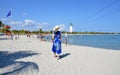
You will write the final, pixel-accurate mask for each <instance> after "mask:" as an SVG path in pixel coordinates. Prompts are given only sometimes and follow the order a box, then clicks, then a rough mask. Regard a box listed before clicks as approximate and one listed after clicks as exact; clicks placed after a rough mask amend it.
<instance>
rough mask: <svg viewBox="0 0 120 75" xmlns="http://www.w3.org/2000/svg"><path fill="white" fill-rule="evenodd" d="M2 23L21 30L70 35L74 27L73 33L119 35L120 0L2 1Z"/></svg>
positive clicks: (0, 15) (0, 3)
mask: <svg viewBox="0 0 120 75" xmlns="http://www.w3.org/2000/svg"><path fill="white" fill-rule="evenodd" d="M9 10H11V11H12V16H10V17H6V15H7V13H8V11H9ZM0 20H2V22H3V23H5V24H9V25H12V28H13V29H18V30H20V29H27V30H39V29H40V28H42V29H43V30H52V29H53V27H54V26H55V25H59V26H60V27H61V30H64V31H69V26H70V23H72V24H73V31H98V32H120V0H0Z"/></svg>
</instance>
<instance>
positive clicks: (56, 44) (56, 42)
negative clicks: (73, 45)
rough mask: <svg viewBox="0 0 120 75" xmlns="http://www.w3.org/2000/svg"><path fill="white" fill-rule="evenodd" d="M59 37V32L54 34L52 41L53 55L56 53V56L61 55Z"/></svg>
mask: <svg viewBox="0 0 120 75" xmlns="http://www.w3.org/2000/svg"><path fill="white" fill-rule="evenodd" d="M60 37H61V32H60V31H57V32H54V40H53V46H52V51H53V52H54V53H57V54H60V53H61V41H60Z"/></svg>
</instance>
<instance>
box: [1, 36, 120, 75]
mask: <svg viewBox="0 0 120 75" xmlns="http://www.w3.org/2000/svg"><path fill="white" fill-rule="evenodd" d="M51 47H52V43H51V42H46V41H40V40H39V39H37V38H36V36H35V35H34V37H31V38H27V37H26V36H25V35H21V36H20V38H18V39H17V40H5V39H3V40H0V75H120V50H110V49H101V48H92V47H85V46H75V45H67V46H66V45H65V44H62V54H61V56H60V57H61V59H59V60H57V59H56V58H54V55H53V53H52V51H51Z"/></svg>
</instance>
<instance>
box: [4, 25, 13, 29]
mask: <svg viewBox="0 0 120 75" xmlns="http://www.w3.org/2000/svg"><path fill="white" fill-rule="evenodd" d="M3 28H6V29H10V28H11V27H10V26H4V27H3Z"/></svg>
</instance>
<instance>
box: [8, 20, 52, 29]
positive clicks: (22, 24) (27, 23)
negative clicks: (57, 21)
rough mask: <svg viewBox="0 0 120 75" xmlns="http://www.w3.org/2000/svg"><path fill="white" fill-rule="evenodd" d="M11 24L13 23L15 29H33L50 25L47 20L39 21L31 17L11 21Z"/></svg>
mask: <svg viewBox="0 0 120 75" xmlns="http://www.w3.org/2000/svg"><path fill="white" fill-rule="evenodd" d="M9 24H10V25H12V28H13V29H17V30H19V29H25V30H32V31H33V30H39V29H40V28H43V27H48V26H50V25H49V24H48V23H47V22H43V23H39V22H35V21H33V20H29V19H26V20H24V21H11V22H10V23H9Z"/></svg>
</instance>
